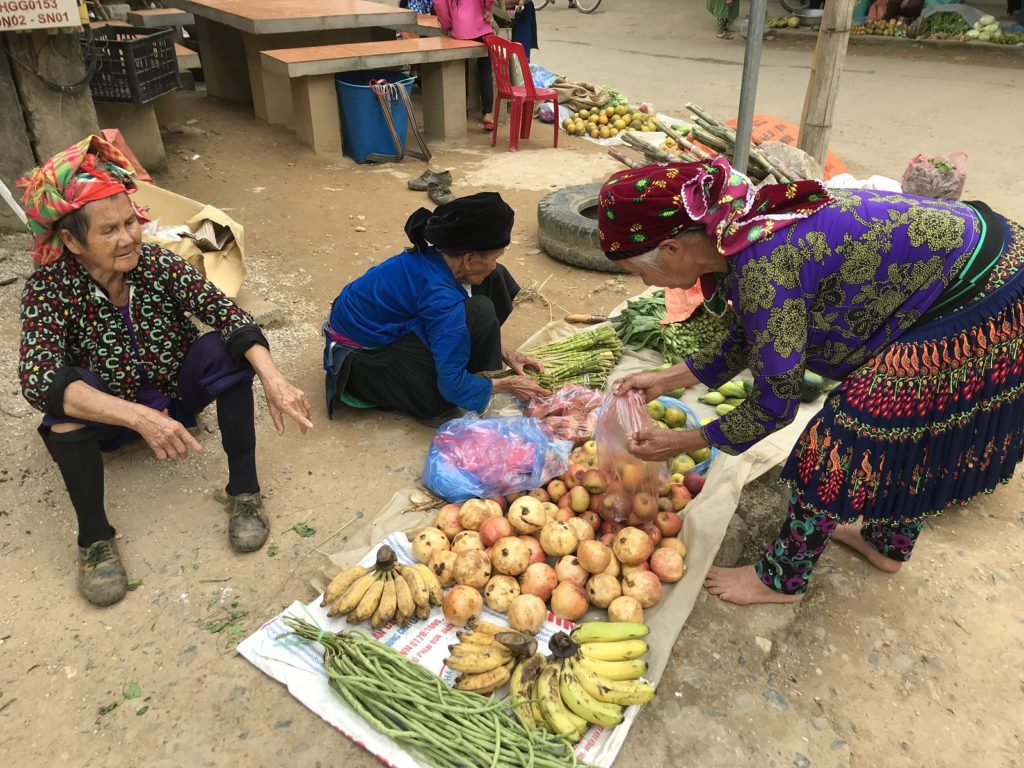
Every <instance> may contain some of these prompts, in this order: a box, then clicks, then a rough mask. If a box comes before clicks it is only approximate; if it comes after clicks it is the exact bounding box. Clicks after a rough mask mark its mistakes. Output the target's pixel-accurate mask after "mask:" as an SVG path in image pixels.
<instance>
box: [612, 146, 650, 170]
mask: <svg viewBox="0 0 1024 768" xmlns="http://www.w3.org/2000/svg"><path fill="white" fill-rule="evenodd" d="M608 154H609V155H611V156H612V157H614V158H615V159H616V160H618V161H619V162H620V163H622V164H623V165H624V166H626V167H627V168H643V167H644V163H637V162H634V161H633V160H630V159H629V158H628V157H626V156H625V155H624V154H622V153H621V152H619V150H617V149H609V150H608Z"/></svg>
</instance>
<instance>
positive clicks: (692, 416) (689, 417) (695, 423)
mask: <svg viewBox="0 0 1024 768" xmlns="http://www.w3.org/2000/svg"><path fill="white" fill-rule="evenodd" d="M658 402H659V403H661V404H662V405H664V406H665V407H666V408H678V409H679V410H681V411H682V412H683V413H685V414H686V426H688V427H689V428H690V429H697V427H699V426H700V416H698V415H697V412H696V411H695V410H693V409H692V408H691V407H690V406H688V405H687V404H686V403H684V402H683V401H682V400H676V399H675V398H674V397H669V396H668V395H662V396H661V397H659V398H658ZM717 455H718V449H717V448H715V447H714V446H711V456H709V457H708V458H707V459H705V460H704V461H702V462H701V463H700V464H698V465H697V466H695V467H694V468H693V469H691V470H690V471H691V472H696V473H698V474H700V475H706V474H707V473H708V467H710V466H711V462H712V461H714V460H715V456H717Z"/></svg>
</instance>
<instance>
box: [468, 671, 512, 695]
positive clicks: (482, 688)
mask: <svg viewBox="0 0 1024 768" xmlns="http://www.w3.org/2000/svg"><path fill="white" fill-rule="evenodd" d="M509 666H510V665H508V664H502V665H501V666H498V667H495V668H494V669H490V670H488V671H486V672H477V673H475V674H466V675H460V676H459V679H458V680H456V681H455V687H456V688H458V689H459V690H460V691H472V692H474V693H479V694H481V695H485V696H486V695H489V694H492V693H494V692H495V691H496V690H498V689H499V688H501V686H503V685H505V683H507V682H508V681H509V678H510V677H511V673H510V672H509Z"/></svg>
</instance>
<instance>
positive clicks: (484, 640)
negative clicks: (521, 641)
mask: <svg viewBox="0 0 1024 768" xmlns="http://www.w3.org/2000/svg"><path fill="white" fill-rule="evenodd" d="M455 636H456V637H457V638H459V642H460V643H472V644H473V645H501V643H499V642H498V641H497V640H496V639H495V637H494V635H488V634H487V633H486V632H477V631H475V630H473V631H469V632H466V631H465V630H463V631H462V632H456V633H455Z"/></svg>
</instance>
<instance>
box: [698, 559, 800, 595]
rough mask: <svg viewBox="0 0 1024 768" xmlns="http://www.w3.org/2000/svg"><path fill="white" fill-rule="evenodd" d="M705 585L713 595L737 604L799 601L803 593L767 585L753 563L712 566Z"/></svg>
mask: <svg viewBox="0 0 1024 768" xmlns="http://www.w3.org/2000/svg"><path fill="white" fill-rule="evenodd" d="M704 587H705V588H706V589H707V591H708V592H710V593H711V594H712V595H717V596H718V597H720V598H722V599H723V600H725V601H726V602H727V603H735V604H736V605H762V604H764V603H797V602H800V599H801V598H802V597H803V595H784V594H782V593H781V592H776V591H775V590H774V589H770V588H769V587H766V586H765V585H764V584H763V583H762V581H761V580H760V579H759V578H757V573H756V572H755V571H754V566H752V565H741V566H740V567H739V568H718V567H712V568H711V570H710V571H708V575H707V578H706V579H704Z"/></svg>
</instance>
